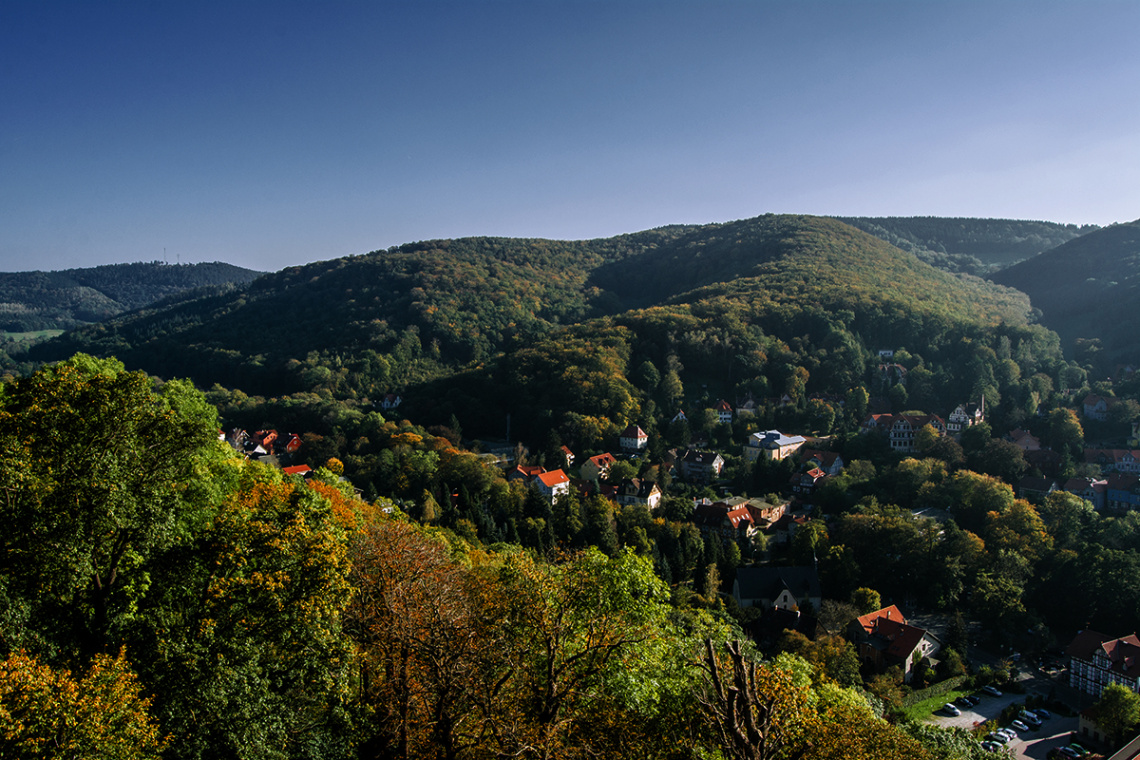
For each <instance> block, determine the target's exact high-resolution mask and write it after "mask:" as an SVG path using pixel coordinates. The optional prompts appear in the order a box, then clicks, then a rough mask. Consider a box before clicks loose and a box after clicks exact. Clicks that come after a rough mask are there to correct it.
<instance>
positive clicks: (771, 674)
mask: <svg viewBox="0 0 1140 760" xmlns="http://www.w3.org/2000/svg"><path fill="white" fill-rule="evenodd" d="M700 667H701V669H702V670H703V671H704V673H705V689H704V692H703V693H702V694H700V695H699V696H698V700H699V702H700V705H701V711H702V713H703V714H704V716H705V718H706V720H707V721H708V723H709V724H711V727H712V729H713V730H714V731H715V733H716V736H717V738H718V742H717V743H718V745H719V748H720V750H721V752H722V753H724V755H725V757H727V758H730V759H731V760H770V759H772V758H777V757H780V756H782V755H783V754H784V753H785V752H787V751H789V750H790V749H792V748H795V747H798V746H799V745H800V744H801V742H802V741H803V736H804V734H805V733H806V732H808V731H809V730H811V729H812V728H814V727H815V720H814V718H815V716H814V715H813V714H812V712H811V710H810V709H809V690H808V689H807V688H806V685H804V684H802V683H797V682H796V677H795V675H794V674H793V672H792V671H791V670H790V669H787V668H781V667H779V666H778V665H777V664H776V663H763V664H761V663H758V662H756V661H755V660H754V659H753V658H751V657H750V656H748V654H747V653H746V652H745V650H744V648H743V646H742V645H741V644H740V642H728V643H727V644H725V645H724V646H723V648H718V647H717V646H716V645H715V644H714V643H713V641H712V640H711V639H706V641H705V651H704V654H703V656H702V658H701V660H700Z"/></svg>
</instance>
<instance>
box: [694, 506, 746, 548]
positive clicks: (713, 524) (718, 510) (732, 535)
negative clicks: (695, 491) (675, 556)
mask: <svg viewBox="0 0 1140 760" xmlns="http://www.w3.org/2000/svg"><path fill="white" fill-rule="evenodd" d="M693 524H694V525H696V526H697V527H698V528H699V529H700V531H701V533H713V534H716V535H719V536H720V537H721V538H723V539H724V540H726V541H738V540H740V539H743V538H747V537H748V536H749V535H750V534H751V533H752V530H753V527H754V525H753V522H752V513H751V512H749V511H748V507H747V506H746V505H744V504H733V503H726V502H723V501H718V502H716V503H713V504H710V503H708V502H707V501H702V502H699V503H698V504H697V506H696V508H695V509H694V510H693Z"/></svg>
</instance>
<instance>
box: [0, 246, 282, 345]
mask: <svg viewBox="0 0 1140 760" xmlns="http://www.w3.org/2000/svg"><path fill="white" fill-rule="evenodd" d="M260 275H261V273H260V272H254V271H253V270H250V269H243V268H241V267H235V266H232V265H230V264H223V263H220V262H214V263H210V264H184V265H169V264H163V263H161V262H150V263H137V264H112V265H108V266H100V267H91V268H85V269H65V270H62V271H57V272H4V273H0V331H5V332H15V333H20V332H29V331H34V330H66V329H70V328H72V327H76V326H79V325H81V324H86V323H91V322H102V321H103V320H105V319H110V318H111V317H113V316H116V315H118V314H122V313H124V312H127V311H131V310H133V309H139V308H142V307H143V306H148V305H150V304H154V303H156V302H158V301H161V300H163V299H165V298H169V297H171V296H176V295H179V294H182V293H185V292H187V291H190V290H194V289H196V288H202V287H210V286H222V285H227V284H231V283H235V284H242V283H247V282H250V281H252V280H253V279H255V278H257V277H258V276H260Z"/></svg>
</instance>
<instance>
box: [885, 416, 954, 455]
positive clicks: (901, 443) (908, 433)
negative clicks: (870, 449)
mask: <svg viewBox="0 0 1140 760" xmlns="http://www.w3.org/2000/svg"><path fill="white" fill-rule="evenodd" d="M927 425H930V426H931V427H932V428H934V430H935V432H936V433H938V434H939V435H946V423H945V422H943V421H942V418H941V417H939V416H938V415H937V414H896V415H894V421H893V422H892V423H891V431H890V435H891V449H893V450H894V451H899V452H902V453H904V454H909V453H913V452H915V451H917V450H918V447H917V445H916V443H915V439H916V437H917V435H918V431H919V430H922V428H924V427H926V426H927Z"/></svg>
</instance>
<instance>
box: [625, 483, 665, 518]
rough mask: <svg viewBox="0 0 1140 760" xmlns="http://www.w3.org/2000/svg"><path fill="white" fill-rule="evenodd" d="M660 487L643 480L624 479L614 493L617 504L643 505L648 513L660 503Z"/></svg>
mask: <svg viewBox="0 0 1140 760" xmlns="http://www.w3.org/2000/svg"><path fill="white" fill-rule="evenodd" d="M662 496H663V494H662V493H661V487H660V486H658V485H657V484H656V483H651V482H649V481H648V480H645V479H643V478H626V479H624V480H622V482H621V483H619V484H618V486H617V488H616V489H615V491H614V500H615V501H616V502H617V503H618V504H644V505H645V506H646V507H648V508H649V510H650V511H653V510H654V509H657V505H658V504H660V503H661V497H662Z"/></svg>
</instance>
